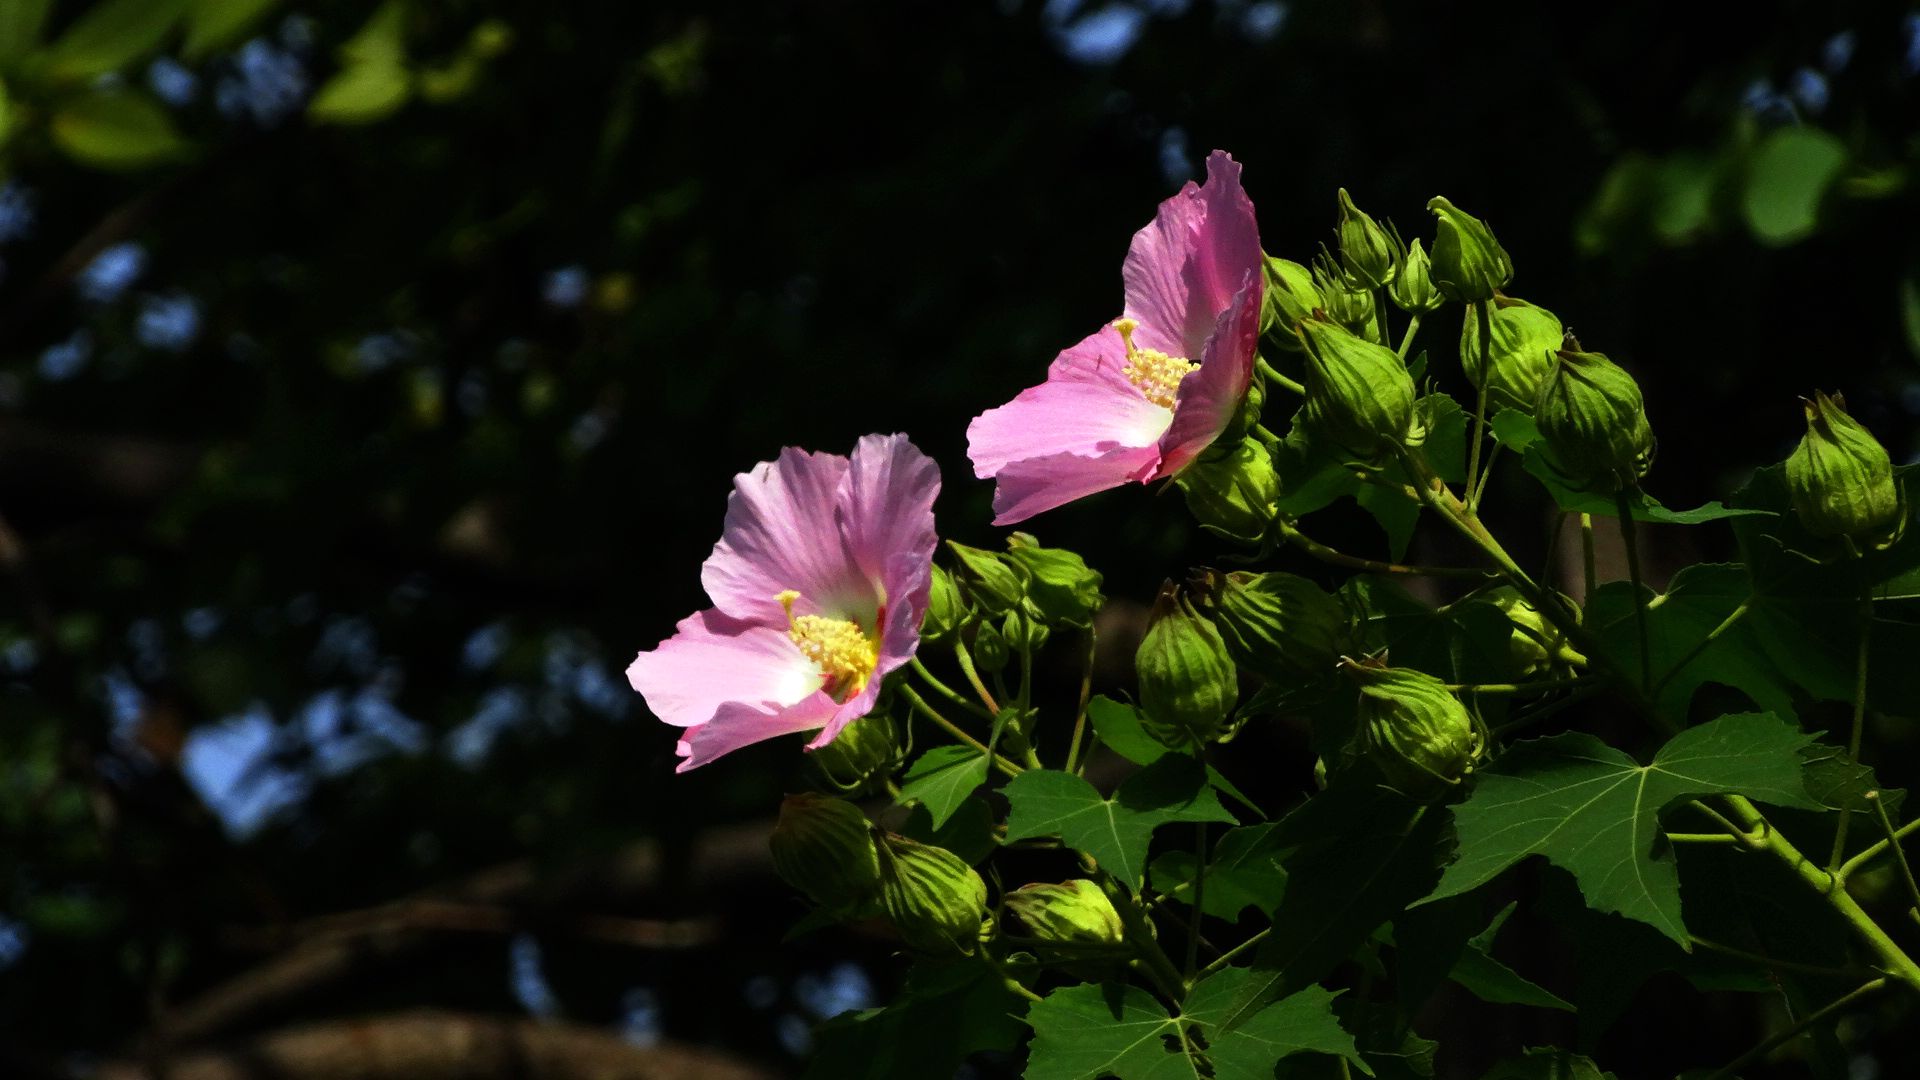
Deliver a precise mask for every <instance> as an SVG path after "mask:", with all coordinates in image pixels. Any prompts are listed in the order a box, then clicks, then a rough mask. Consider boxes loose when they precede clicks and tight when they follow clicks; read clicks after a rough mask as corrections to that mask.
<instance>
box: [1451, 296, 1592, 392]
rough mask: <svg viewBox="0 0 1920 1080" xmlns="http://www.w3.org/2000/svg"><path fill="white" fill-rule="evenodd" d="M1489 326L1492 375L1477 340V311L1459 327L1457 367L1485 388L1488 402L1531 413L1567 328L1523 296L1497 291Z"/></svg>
mask: <svg viewBox="0 0 1920 1080" xmlns="http://www.w3.org/2000/svg"><path fill="white" fill-rule="evenodd" d="M1487 325H1488V328H1489V329H1490V330H1491V331H1492V334H1491V336H1490V340H1491V341H1492V345H1493V348H1492V350H1491V351H1492V361H1493V366H1492V368H1491V374H1489V371H1488V369H1487V368H1486V367H1485V362H1484V361H1485V357H1484V355H1483V353H1482V351H1481V344H1480V313H1479V312H1478V311H1477V310H1469V311H1468V312H1467V318H1466V321H1465V322H1463V323H1462V324H1461V328H1460V366H1461V367H1462V368H1463V369H1465V370H1466V373H1467V381H1469V382H1471V383H1473V386H1474V389H1476V390H1478V389H1482V388H1484V389H1485V390H1486V392H1487V401H1488V403H1489V404H1492V405H1496V406H1499V407H1503V408H1508V409H1519V410H1520V411H1522V412H1526V413H1531V412H1532V411H1533V405H1534V402H1536V401H1538V400H1539V398H1540V384H1541V383H1542V382H1544V381H1546V377H1547V373H1548V372H1550V371H1552V370H1553V364H1554V354H1555V353H1557V352H1559V351H1560V344H1561V342H1562V341H1563V340H1564V339H1565V336H1566V334H1565V331H1564V330H1563V329H1562V328H1561V326H1560V320H1559V319H1558V318H1555V317H1554V314H1553V312H1551V311H1548V310H1547V309H1546V308H1543V307H1536V306H1534V305H1533V304H1529V303H1527V302H1526V301H1525V300H1514V299H1511V298H1509V297H1505V296H1496V297H1494V298H1493V302H1492V303H1491V305H1489V310H1488V311H1487Z"/></svg>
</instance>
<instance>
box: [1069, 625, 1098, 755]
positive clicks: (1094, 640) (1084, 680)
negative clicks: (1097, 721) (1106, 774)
mask: <svg viewBox="0 0 1920 1080" xmlns="http://www.w3.org/2000/svg"><path fill="white" fill-rule="evenodd" d="M1099 646H1100V637H1099V634H1098V633H1097V632H1096V631H1095V630H1094V629H1093V627H1092V625H1088V627H1087V667H1086V670H1085V671H1084V672H1082V673H1081V675H1080V707H1079V709H1078V710H1076V711H1075V713H1074V717H1073V741H1072V742H1070V743H1068V744H1067V771H1068V772H1070V773H1072V774H1074V775H1075V776H1078V775H1080V745H1081V739H1082V738H1084V737H1085V735H1086V732H1087V703H1088V702H1090V701H1092V700H1093V657H1094V652H1095V650H1096V649H1098V648H1099Z"/></svg>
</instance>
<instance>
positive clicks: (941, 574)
mask: <svg viewBox="0 0 1920 1080" xmlns="http://www.w3.org/2000/svg"><path fill="white" fill-rule="evenodd" d="M966 622H967V602H966V599H965V598H964V597H962V596H961V595H960V586H959V585H957V584H955V582H954V580H953V575H952V574H949V573H947V572H946V571H945V570H942V569H940V568H939V567H938V566H936V567H934V568H933V587H932V589H931V590H930V591H929V593H928V596H927V616H926V618H924V619H922V620H921V621H920V637H921V639H922V640H924V641H930V642H936V643H937V642H941V641H945V640H947V639H949V638H951V637H952V636H953V635H954V634H955V633H956V632H957V631H958V630H959V629H960V628H961V627H962V626H964V625H966Z"/></svg>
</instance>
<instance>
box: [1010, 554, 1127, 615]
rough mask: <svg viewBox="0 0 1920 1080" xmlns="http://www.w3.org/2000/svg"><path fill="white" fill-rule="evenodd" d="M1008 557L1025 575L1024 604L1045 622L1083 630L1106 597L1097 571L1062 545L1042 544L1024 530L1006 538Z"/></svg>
mask: <svg viewBox="0 0 1920 1080" xmlns="http://www.w3.org/2000/svg"><path fill="white" fill-rule="evenodd" d="M1007 559H1008V560H1009V561H1011V562H1012V563H1013V564H1014V565H1015V566H1016V567H1018V568H1019V569H1021V570H1024V571H1026V574H1027V606H1028V608H1029V609H1031V610H1032V611H1034V612H1037V613H1038V614H1039V615H1040V617H1041V618H1042V619H1044V620H1045V621H1046V622H1047V623H1048V624H1050V625H1055V626H1072V627H1078V628H1079V629H1082V630H1084V629H1086V628H1087V627H1089V626H1092V625H1093V617H1094V615H1095V614H1096V613H1098V612H1099V610H1100V605H1101V604H1104V603H1105V602H1106V598H1105V597H1103V596H1101V595H1100V582H1101V577H1100V572H1099V571H1098V570H1092V569H1089V568H1088V567H1087V563H1086V560H1084V559H1082V558H1081V557H1080V556H1078V555H1076V554H1074V553H1073V552H1071V551H1068V550H1066V549H1065V548H1049V547H1041V546H1040V542H1039V541H1037V540H1035V539H1034V538H1033V537H1032V536H1029V535H1028V534H1026V533H1023V532H1017V533H1014V534H1013V535H1011V536H1009V537H1007Z"/></svg>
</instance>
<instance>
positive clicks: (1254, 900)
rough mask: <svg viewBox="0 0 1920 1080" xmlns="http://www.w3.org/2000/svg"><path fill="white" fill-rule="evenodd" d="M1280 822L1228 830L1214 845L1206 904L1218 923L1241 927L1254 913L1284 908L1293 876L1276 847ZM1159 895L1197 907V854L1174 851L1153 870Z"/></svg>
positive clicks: (1204, 891)
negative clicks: (1284, 896) (1223, 921)
mask: <svg viewBox="0 0 1920 1080" xmlns="http://www.w3.org/2000/svg"><path fill="white" fill-rule="evenodd" d="M1278 828H1279V824H1278V823H1277V822H1265V823H1263V824H1260V825H1249V826H1246V827H1245V828H1239V829H1228V830H1227V831H1226V832H1224V833H1222V834H1221V835H1220V839H1219V840H1218V841H1216V842H1215V843H1214V845H1213V857H1212V858H1211V859H1210V860H1208V862H1207V887H1206V889H1205V890H1203V893H1202V896H1201V904H1202V906H1203V907H1204V909H1205V911H1206V913H1207V914H1208V915H1211V916H1213V917H1214V918H1216V919H1226V920H1227V921H1229V922H1238V921H1239V920H1240V917H1241V916H1242V915H1243V914H1245V913H1246V910H1247V909H1248V908H1250V907H1251V908H1258V909H1260V910H1262V911H1271V910H1273V909H1274V908H1275V907H1277V906H1278V905H1279V903H1280V895H1281V891H1282V890H1283V889H1285V888H1286V885H1287V872H1286V870H1285V869H1284V868H1282V867H1281V865H1280V859H1281V856H1282V855H1283V854H1285V853H1284V852H1283V851H1281V849H1280V848H1279V847H1278V846H1277V844H1276V843H1275V842H1274V836H1275V830H1276V829H1278ZM1149 874H1150V877H1151V878H1152V880H1153V888H1154V890H1155V891H1156V892H1161V893H1165V894H1167V895H1168V896H1171V897H1173V898H1175V899H1177V900H1180V901H1181V902H1183V903H1186V904H1188V905H1191V904H1192V903H1193V877H1194V874H1193V852H1191V851H1169V852H1167V853H1166V854H1164V855H1162V856H1160V857H1159V858H1157V859H1155V860H1153V865H1152V866H1151V867H1149Z"/></svg>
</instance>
